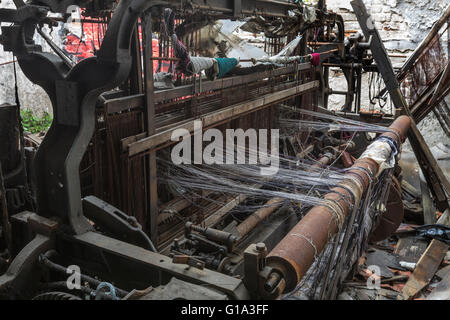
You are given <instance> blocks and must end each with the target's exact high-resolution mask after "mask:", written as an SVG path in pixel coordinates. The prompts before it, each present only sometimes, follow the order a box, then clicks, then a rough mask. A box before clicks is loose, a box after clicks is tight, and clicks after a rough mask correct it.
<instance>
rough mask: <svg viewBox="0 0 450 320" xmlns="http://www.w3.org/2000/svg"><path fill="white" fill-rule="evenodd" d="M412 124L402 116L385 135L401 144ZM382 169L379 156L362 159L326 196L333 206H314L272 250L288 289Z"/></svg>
mask: <svg viewBox="0 0 450 320" xmlns="http://www.w3.org/2000/svg"><path fill="white" fill-rule="evenodd" d="M410 125H411V119H410V118H409V117H407V116H401V117H399V118H398V119H397V120H395V121H394V122H393V123H392V125H391V126H390V127H389V129H390V131H388V132H386V133H384V134H382V136H385V137H389V138H392V139H394V140H395V141H396V142H397V143H398V144H399V145H400V144H401V143H403V142H404V140H405V136H406V133H407V131H408V130H409V127H410ZM369 148H370V146H369ZM369 148H368V149H369ZM389 156H390V155H389ZM386 160H387V159H386ZM378 170H379V164H378V163H377V162H376V161H375V160H373V159H371V158H369V157H364V158H360V159H358V160H357V161H356V162H355V163H354V165H353V166H352V167H351V168H350V169H349V170H348V171H347V172H346V174H345V175H346V177H345V178H344V180H343V181H342V182H341V183H339V185H340V186H338V187H335V188H333V189H331V192H330V193H328V194H326V195H325V196H324V199H325V200H328V201H327V202H328V204H329V206H325V205H322V206H316V207H314V208H312V209H311V210H310V211H309V212H308V213H307V214H306V215H305V217H303V219H302V220H301V221H300V222H299V223H298V224H297V225H296V226H295V227H294V228H293V229H292V230H291V231H290V232H289V233H288V234H287V235H286V236H285V237H284V238H283V240H282V241H281V242H280V243H279V244H278V245H277V246H276V247H275V248H274V249H273V250H272V251H271V252H270V253H269V255H268V256H267V261H266V263H267V265H268V266H270V267H272V268H274V269H275V270H277V272H279V273H280V274H281V275H282V278H283V279H284V280H285V281H286V288H285V292H290V291H292V290H293V289H294V288H295V287H296V285H297V284H298V283H299V282H300V280H301V279H302V277H303V276H304V275H305V273H306V272H307V270H308V269H309V268H310V267H311V265H312V264H313V262H314V260H315V258H316V257H317V256H318V255H319V254H320V253H321V252H322V250H323V248H324V247H325V245H326V244H327V242H328V240H329V239H330V238H331V237H332V236H333V235H334V234H335V233H336V232H337V231H338V228H339V224H340V223H341V222H343V221H344V219H345V217H346V215H347V214H348V213H349V212H350V211H351V207H352V206H354V205H357V204H358V203H359V201H360V200H361V198H362V195H363V194H364V192H365V191H366V190H367V188H368V186H369V184H370V181H371V179H373V178H375V176H376V173H377V172H378Z"/></svg>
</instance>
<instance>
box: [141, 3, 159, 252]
mask: <svg viewBox="0 0 450 320" xmlns="http://www.w3.org/2000/svg"><path fill="white" fill-rule="evenodd" d="M141 21H142V24H143V26H142V28H143V29H144V34H143V37H144V39H143V43H144V44H143V46H144V79H145V80H144V84H145V85H144V89H145V106H146V109H145V119H146V126H145V127H146V129H147V133H148V135H149V136H151V135H152V134H154V133H155V100H154V99H153V89H154V88H153V60H152V56H153V49H152V16H151V12H150V13H148V14H147V15H146V16H145V17H143V19H141ZM146 161H147V163H148V166H147V168H146V171H147V195H148V202H147V203H148V208H147V212H148V216H149V218H150V219H149V221H148V227H149V229H150V238H151V240H152V242H153V243H154V245H155V246H156V245H157V240H158V213H159V212H158V180H157V178H158V177H157V169H156V151H153V152H150V153H149V155H148V157H147V159H146Z"/></svg>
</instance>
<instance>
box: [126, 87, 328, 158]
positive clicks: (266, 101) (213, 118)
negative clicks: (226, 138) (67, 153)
mask: <svg viewBox="0 0 450 320" xmlns="http://www.w3.org/2000/svg"><path fill="white" fill-rule="evenodd" d="M318 87H319V81H311V82H308V83H305V84H301V85H298V86H295V87H293V88H289V89H286V90H282V91H278V92H275V93H271V94H268V95H265V96H263V97H261V98H258V99H255V100H251V101H247V102H242V103H239V104H236V105H232V106H230V107H227V108H224V109H221V110H218V111H214V112H210V113H207V114H205V115H203V116H201V117H199V118H197V119H195V120H190V121H187V122H185V123H182V124H179V125H177V126H174V127H171V128H170V129H168V130H165V131H162V132H159V133H157V134H155V135H152V136H149V137H147V138H144V139H142V140H140V141H136V142H134V143H131V144H130V145H129V146H128V156H130V157H132V156H134V155H136V154H138V153H141V152H145V151H147V150H152V149H154V148H155V147H157V146H158V145H161V144H163V143H167V142H169V141H170V139H171V136H172V132H173V131H174V130H176V129H186V130H188V131H189V132H190V133H192V132H194V122H195V121H201V122H202V124H203V128H207V127H210V126H213V125H215V124H218V123H220V122H222V121H225V120H227V121H228V120H231V119H234V118H237V117H239V116H242V115H243V114H246V113H249V112H254V111H256V110H258V109H260V108H264V107H268V106H270V105H272V104H274V103H276V102H278V101H283V100H286V99H290V98H293V97H295V96H298V95H300V94H303V93H305V92H307V91H309V90H311V89H314V88H318Z"/></svg>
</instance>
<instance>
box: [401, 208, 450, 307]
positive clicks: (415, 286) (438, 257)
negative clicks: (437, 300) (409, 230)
mask: <svg viewBox="0 0 450 320" xmlns="http://www.w3.org/2000/svg"><path fill="white" fill-rule="evenodd" d="M449 212H450V211H449V210H448V209H447V210H446V211H445V212H444V214H443V215H442V216H441V218H440V219H439V220H438V224H443V225H450V213H449ZM448 248H449V246H448V245H447V244H445V243H444V242H442V241H439V240H432V241H431V242H430V245H429V246H428V248H427V250H425V252H424V253H423V255H422V257H420V260H419V262H417V265H416V268H415V269H414V272H413V274H412V275H411V277H410V278H409V280H408V282H406V284H405V286H404V287H403V290H402V293H401V295H399V297H398V299H399V300H401V299H405V300H408V299H411V298H413V297H414V296H415V295H416V294H418V293H419V292H420V290H422V289H423V288H425V287H426V286H427V285H428V283H429V282H430V281H431V279H432V278H433V276H434V274H435V273H436V271H437V269H438V268H439V265H440V264H441V262H442V260H443V259H444V257H445V255H446V254H447V251H448Z"/></svg>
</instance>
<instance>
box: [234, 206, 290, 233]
mask: <svg viewBox="0 0 450 320" xmlns="http://www.w3.org/2000/svg"><path fill="white" fill-rule="evenodd" d="M282 203H283V199H282V198H272V199H270V200H269V201H267V202H266V204H265V205H264V207H263V208H260V209H258V210H257V211H255V213H253V214H252V215H250V216H249V217H248V218H247V219H245V220H244V221H243V222H241V223H240V224H239V225H238V226H237V227H236V229H237V231H238V232H239V235H240V236H241V238H242V237H244V236H245V235H247V234H248V233H249V232H250V231H252V230H253V229H254V228H255V227H256V226H257V225H258V224H259V223H260V222H261V221H263V220H264V219H266V218H267V217H268V216H270V215H271V214H272V213H273V212H274V211H275V210H277V209H278V208H279V207H280V206H281V204H282Z"/></svg>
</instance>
